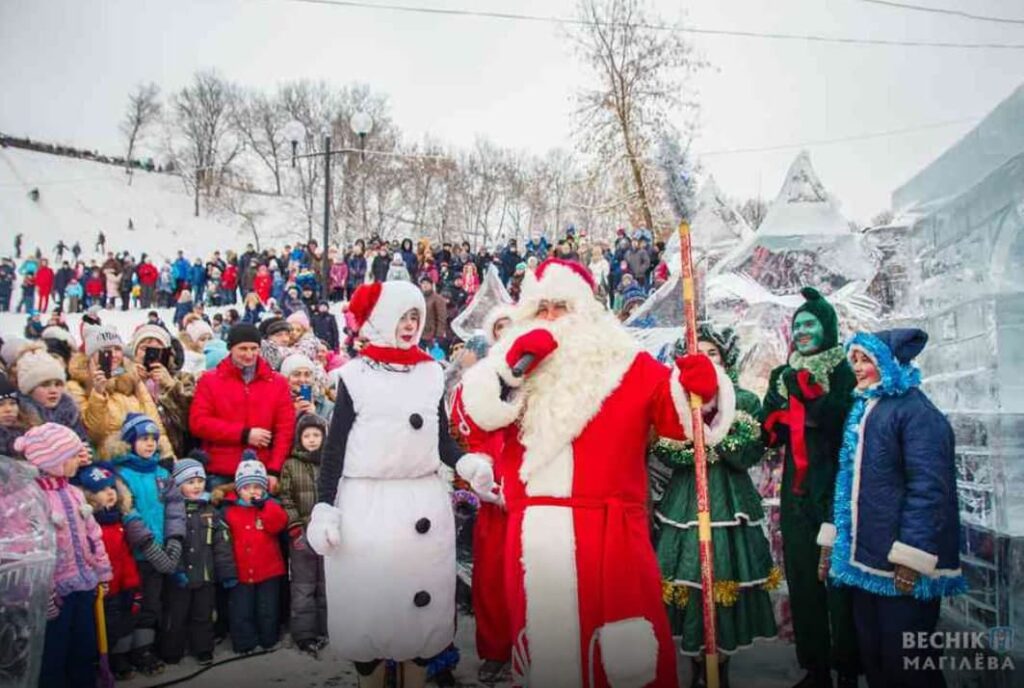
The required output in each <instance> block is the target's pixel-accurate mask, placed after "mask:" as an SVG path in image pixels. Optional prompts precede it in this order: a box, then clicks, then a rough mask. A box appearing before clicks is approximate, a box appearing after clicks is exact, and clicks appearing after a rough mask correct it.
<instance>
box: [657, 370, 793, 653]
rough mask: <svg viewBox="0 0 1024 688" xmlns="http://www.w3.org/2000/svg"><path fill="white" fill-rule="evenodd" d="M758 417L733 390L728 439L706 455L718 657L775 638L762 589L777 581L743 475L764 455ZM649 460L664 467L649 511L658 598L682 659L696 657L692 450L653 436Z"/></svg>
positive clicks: (748, 400) (750, 402) (700, 627)
mask: <svg viewBox="0 0 1024 688" xmlns="http://www.w3.org/2000/svg"><path fill="white" fill-rule="evenodd" d="M760 415H761V404H760V402H759V401H758V399H757V397H756V396H755V395H753V394H751V393H750V392H748V391H746V390H744V389H740V388H738V387H737V388H736V413H735V419H734V420H733V422H732V425H731V426H730V427H729V433H728V435H726V436H725V438H724V439H723V440H722V441H721V442H720V443H719V444H717V445H715V446H713V447H709V448H708V451H707V458H708V498H709V501H710V506H711V526H712V548H713V552H714V574H715V584H714V597H715V614H716V619H717V626H716V631H717V635H718V648H719V651H721V652H723V653H725V654H729V653H732V652H735V651H736V650H738V649H741V648H743V647H746V646H749V645H750V644H751V643H752V642H753V641H754V640H755V639H756V638H771V637H774V636H775V635H776V632H777V631H776V626H775V617H774V614H773V611H772V603H771V599H770V597H769V593H768V591H769V590H771V589H773V588H775V587H777V586H778V585H779V583H780V581H781V577H782V576H781V572H780V571H779V570H778V569H777V568H775V567H774V565H773V563H772V556H771V551H770V549H769V546H768V540H767V539H766V538H765V535H764V531H763V530H762V528H763V526H762V522H763V520H764V512H763V510H762V508H761V495H759V494H758V492H757V490H756V489H755V488H754V483H753V481H752V480H751V479H750V476H749V475H748V473H747V470H748V469H749V468H750V467H751V466H753V465H755V464H757V463H758V462H760V461H761V459H762V458H763V456H764V445H763V444H762V441H761V431H760ZM654 455H655V457H656V458H657V459H658V460H659V461H661V462H662V463H663V464H665V465H666V466H669V467H671V469H672V473H671V477H670V478H669V481H668V485H667V486H666V488H665V491H664V494H663V495H662V497H661V499H660V500H659V501H658V503H657V504H656V506H655V519H656V522H657V527H658V536H657V554H658V562H659V564H660V565H661V573H662V592H663V595H664V599H665V604H666V606H667V607H668V616H669V622H670V624H671V626H672V635H674V636H680V638H681V640H680V645H681V649H682V652H683V654H687V655H698V654H701V653H702V652H703V647H704V621H703V605H702V604H701V576H700V555H699V545H698V537H697V489H696V479H695V472H694V467H693V447H692V445H691V443H689V442H678V441H676V440H670V439H667V438H661V439H659V440H658V442H657V444H655V446H654Z"/></svg>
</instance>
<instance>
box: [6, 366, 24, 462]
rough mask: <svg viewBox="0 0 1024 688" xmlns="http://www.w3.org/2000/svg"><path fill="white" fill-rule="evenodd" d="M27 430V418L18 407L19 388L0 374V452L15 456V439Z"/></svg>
mask: <svg viewBox="0 0 1024 688" xmlns="http://www.w3.org/2000/svg"><path fill="white" fill-rule="evenodd" d="M26 430H28V423H27V419H26V418H25V416H24V414H22V413H21V411H20V409H19V408H18V388H17V387H15V386H14V385H12V384H11V381H10V380H8V379H7V377H6V376H5V375H0V454H2V455H3V456H14V441H15V440H16V439H18V438H19V437H21V436H22V435H24V434H25V431H26Z"/></svg>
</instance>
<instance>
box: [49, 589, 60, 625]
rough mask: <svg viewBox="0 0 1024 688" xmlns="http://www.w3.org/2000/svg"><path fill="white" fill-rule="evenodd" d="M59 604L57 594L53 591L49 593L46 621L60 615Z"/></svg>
mask: <svg viewBox="0 0 1024 688" xmlns="http://www.w3.org/2000/svg"><path fill="white" fill-rule="evenodd" d="M60 605H61V600H60V598H59V597H57V594H56V593H54V594H52V595H50V600H49V601H48V602H47V604H46V619H47V620H48V621H49V620H53V619H56V618H57V617H58V616H60Z"/></svg>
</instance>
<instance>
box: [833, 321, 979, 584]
mask: <svg viewBox="0 0 1024 688" xmlns="http://www.w3.org/2000/svg"><path fill="white" fill-rule="evenodd" d="M849 346H857V347H860V348H863V349H865V350H867V351H869V352H870V353H871V355H872V357H873V358H874V360H875V363H876V367H877V369H878V373H879V376H880V378H881V380H880V382H879V383H878V384H876V385H873V386H872V387H869V388H868V389H857V390H854V392H853V398H854V400H853V407H852V408H851V409H850V413H849V415H848V416H847V417H846V426H845V428H844V429H843V446H842V449H841V450H840V451H839V473H838V474H837V475H836V490H835V498H834V500H833V506H832V509H833V521H834V524H835V527H836V539H835V543H834V544H833V546H832V567H831V571H830V573H829V576H830V577H831V578H833V579H834V580H835V581H836V582H838V583H840V584H843V585H849V586H853V587H857V588H861V589H862V590H867V591H868V592H871V593H874V594H876V595H884V596H886V597H901V596H902V594H903V593H901V592H899V591H897V590H896V582H895V579H894V578H890V577H888V576H880V575H877V574H874V573H870V572H868V571H865V570H863V569H860V568H857V567H855V566H853V564H851V563H850V561H851V559H852V552H851V549H852V546H853V545H852V543H853V512H852V508H851V500H852V499H853V478H854V469H855V465H854V464H855V463H856V459H857V447H858V445H859V443H860V438H861V433H860V426H861V421H862V420H863V419H864V415H865V414H866V413H867V411H868V404H869V402H870V401H871V400H872V399H880V398H882V397H898V396H901V395H903V394H906V393H907V391H908V390H910V389H911V388H913V387H918V386H919V385H920V384H921V371H920V370H919V369H918V368H917V366H915V365H913V364H910V363H907V364H902V363H900V362H899V361H897V360H896V358H895V357H894V356H893V354H892V351H890V350H889V348H888V347H887V346H885V344H883V343H882V342H881V341H880V340H879V339H878V338H876V337H874V336H873V335H870V334H857V335H855V336H854V337H853V338H852V339H851V340H850V343H849ZM966 590H967V582H966V581H965V580H964V578H963V576H956V577H947V576H940V577H938V578H932V577H930V576H924V575H922V576H919V577H918V579H917V582H916V583H915V584H914V590H913V595H914V597H915V598H917V599H919V600H931V599H937V598H940V597H945V596H950V595H958V594H960V593H963V592H966Z"/></svg>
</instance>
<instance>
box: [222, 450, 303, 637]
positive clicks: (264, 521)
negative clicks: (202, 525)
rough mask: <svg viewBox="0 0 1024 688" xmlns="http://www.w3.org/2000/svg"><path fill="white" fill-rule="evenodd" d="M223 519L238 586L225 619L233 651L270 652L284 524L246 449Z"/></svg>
mask: <svg viewBox="0 0 1024 688" xmlns="http://www.w3.org/2000/svg"><path fill="white" fill-rule="evenodd" d="M227 502H228V506H227V510H226V511H225V513H224V520H225V521H226V522H227V524H228V528H230V529H231V540H232V542H234V545H235V567H236V568H237V569H238V585H236V586H234V587H233V588H231V598H230V602H229V614H228V618H229V619H230V623H231V645H232V646H233V649H234V650H235V652H239V653H245V652H252V651H254V650H255V649H256V647H257V645H258V646H259V647H262V648H263V649H264V650H270V649H273V648H274V647H275V646H276V645H277V640H278V607H279V604H278V599H279V595H280V594H281V577H282V576H284V574H285V567H284V557H282V555H281V544H280V542H278V538H277V536H278V535H279V534H280V533H281V532H282V531H283V530H284V528H285V526H286V525H288V514H287V513H286V512H285V510H284V507H282V506H281V505H280V504H278V503H277V502H276V501H275V500H273V499H271V498H270V495H269V493H268V492H267V469H266V468H265V467H264V466H263V464H262V463H260V461H259V460H258V459H257V458H256V453H255V452H253V451H252V450H251V449H246V450H245V453H244V454H243V455H242V461H241V462H240V463H239V464H238V470H236V471H235V492H234V493H233V494H231V495H230V496H229V497H228V498H227Z"/></svg>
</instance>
